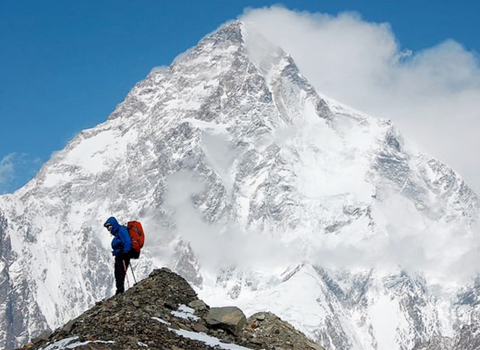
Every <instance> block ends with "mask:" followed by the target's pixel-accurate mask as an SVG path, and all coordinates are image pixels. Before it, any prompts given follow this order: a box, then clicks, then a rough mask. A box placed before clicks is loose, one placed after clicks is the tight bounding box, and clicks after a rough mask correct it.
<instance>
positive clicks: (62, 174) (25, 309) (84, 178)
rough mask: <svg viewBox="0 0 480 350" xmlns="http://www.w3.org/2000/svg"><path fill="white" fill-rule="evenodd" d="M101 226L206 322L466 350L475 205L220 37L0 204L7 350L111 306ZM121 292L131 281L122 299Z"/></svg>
mask: <svg viewBox="0 0 480 350" xmlns="http://www.w3.org/2000/svg"><path fill="white" fill-rule="evenodd" d="M111 215H114V216H116V217H117V218H118V219H119V220H120V221H121V222H125V223H126V222H127V221H129V220H139V221H141V222H142V224H143V226H144V228H145V230H146V234H147V239H146V245H145V247H144V250H143V252H142V256H141V258H140V259H139V260H138V261H134V262H133V267H134V269H135V274H136V276H137V278H142V277H145V276H147V275H148V274H149V272H150V271H151V270H152V267H162V266H167V267H170V268H171V269H172V270H174V271H176V272H178V273H180V274H181V275H182V276H184V277H185V278H186V279H187V280H188V281H189V282H190V283H191V284H192V285H193V286H194V287H195V289H196V290H197V292H198V293H199V296H200V297H201V298H202V299H204V300H205V301H206V302H207V303H208V304H210V305H212V306H224V305H233V304H234V305H237V306H239V307H240V308H241V309H243V310H244V311H245V312H246V313H247V314H253V313H255V312H258V311H266V310H268V311H272V312H274V313H276V314H277V315H279V316H280V317H281V318H282V319H284V320H286V321H288V322H290V323H291V324H292V325H294V326H295V327H297V328H298V329H299V330H301V331H302V332H304V333H305V334H307V335H308V336H310V337H311V338H312V339H313V340H315V341H317V342H318V343H320V344H321V345H322V346H324V347H325V348H326V349H329V350H413V349H416V350H427V349H442V348H445V349H452V350H453V349H462V350H474V349H478V344H479V342H480V332H479V331H478V330H479V327H480V326H479V324H480V322H479V320H480V307H479V304H480V302H479V300H480V279H479V278H478V277H477V276H478V267H476V266H475V263H476V261H477V260H478V259H477V258H476V256H477V255H478V251H479V247H480V245H479V237H478V232H479V231H478V223H479V220H478V219H479V203H478V197H477V195H476V194H475V193H474V192H473V191H472V190H471V189H470V187H469V186H468V185H467V184H466V183H465V182H464V181H463V179H462V178H461V176H460V175H459V174H457V173H456V172H455V171H454V170H452V169H451V168H449V167H448V166H447V165H445V164H443V163H441V162H439V161H438V160H436V159H435V158H434V157H431V156H429V155H426V154H424V153H422V152H421V150H418V149H416V148H415V146H414V145H413V144H412V143H411V142H409V141H408V140H405V139H404V138H403V137H402V135H401V133H400V131H399V130H398V129H397V128H396V127H395V125H394V124H393V123H392V122H391V121H389V120H384V119H379V118H375V117H372V116H368V115H366V114H364V113H362V112H360V111H357V110H355V109H353V108H351V107H348V106H345V105H343V104H341V103H339V102H337V101H334V100H332V99H330V98H328V97H326V96H323V95H321V94H320V93H319V92H317V91H315V89H314V88H313V86H312V85H311V84H310V83H309V82H308V80H307V79H306V78H305V77H304V76H303V75H302V74H301V72H300V71H299V69H298V67H297V66H296V64H295V62H294V61H293V59H292V58H291V57H290V56H289V55H288V54H287V53H286V52H284V51H283V50H282V49H281V48H279V47H277V46H276V45H274V44H273V43H271V42H269V41H268V40H267V39H265V38H264V37H263V36H262V35H261V33H260V32H259V31H258V30H256V29H255V27H253V26H252V25H251V24H248V23H243V22H239V21H235V22H231V23H227V24H225V25H224V26H222V27H220V28H219V29H218V30H217V31H215V32H213V33H211V34H209V35H207V36H206V37H205V38H203V39H202V40H201V41H200V42H199V44H198V45H197V46H196V47H194V48H192V49H191V50H189V51H187V52H186V53H184V54H182V55H180V56H178V57H177V58H176V59H175V61H174V62H173V63H172V64H171V65H170V66H169V67H165V68H162V69H154V70H152V72H151V73H150V74H149V75H148V76H147V77H146V79H145V80H143V81H141V82H139V83H138V84H137V85H136V86H135V87H134V88H133V89H132V90H131V91H130V92H129V94H128V95H127V96H126V98H125V100H124V101H123V102H122V103H121V104H119V105H118V106H117V107H116V109H115V110H114V111H113V113H112V114H111V115H110V116H109V117H108V119H107V120H106V121H105V122H104V123H102V124H100V125H98V126H96V127H94V128H91V129H87V130H84V131H82V132H81V133H80V134H79V135H77V136H76V137H75V138H74V139H73V140H72V141H71V142H70V143H69V144H68V145H67V146H66V147H65V148H64V149H63V150H61V151H58V152H56V153H55V154H54V155H52V157H51V159H50V160H49V161H48V162H46V163H45V164H44V165H43V166H42V168H41V169H40V171H39V173H38V174H37V175H36V177H35V178H34V179H32V180H31V181H30V182H29V183H27V184H26V185H25V186H24V187H22V188H21V189H19V190H18V191H16V192H15V193H13V194H8V195H2V196H0V239H1V240H0V271H1V272H0V289H1V290H2V293H1V294H0V298H1V303H0V325H1V326H0V329H1V331H0V346H2V347H5V348H7V349H11V348H14V347H18V346H21V345H22V344H24V343H26V342H27V341H28V340H29V339H30V338H32V337H35V336H36V335H38V334H39V333H40V332H41V331H43V330H45V329H54V328H55V327H58V326H59V325H61V324H63V323H64V322H66V321H68V320H69V319H70V318H73V317H75V316H76V315H79V314H80V313H81V312H83V311H84V310H86V309H87V308H88V307H89V306H91V305H93V304H94V303H95V302H96V301H98V300H101V299H103V298H105V297H108V296H110V295H112V294H113V287H114V283H113V259H112V257H111V253H110V235H109V234H108V232H106V231H105V230H104V229H103V227H102V224H103V222H104V221H105V219H106V218H107V217H109V216H111ZM129 283H130V282H129Z"/></svg>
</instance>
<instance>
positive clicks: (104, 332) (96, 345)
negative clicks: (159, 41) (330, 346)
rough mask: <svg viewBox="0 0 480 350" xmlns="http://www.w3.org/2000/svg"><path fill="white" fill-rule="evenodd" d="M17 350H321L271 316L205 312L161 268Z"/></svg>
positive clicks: (231, 310)
mask: <svg viewBox="0 0 480 350" xmlns="http://www.w3.org/2000/svg"><path fill="white" fill-rule="evenodd" d="M22 349H32V350H34V349H38V350H47V349H48V350H55V349H84V350H86V349H90V350H94V349H95V350H100V349H102V350H103V349H112V350H113V349H115V350H119V349H152V350H155V349H161V350H167V349H168V350H197V349H238V350H247V349H264V350H287V349H289V350H324V348H323V347H321V346H320V345H318V344H315V343H313V342H311V341H310V340H309V339H308V338H307V337H306V336H305V335H304V334H302V333H300V332H298V331H297V330H295V329H294V328H293V327H292V326H291V325H290V324H288V323H287V322H284V321H282V320H281V319H280V318H279V317H277V316H275V315H274V314H272V313H269V312H262V313H257V314H255V315H252V316H251V317H249V318H248V319H247V318H246V317H245V315H244V314H243V312H242V311H241V310H240V309H238V308H237V307H232V306H229V307H215V308H213V307H212V308H210V307H209V306H208V305H206V304H205V303H204V302H203V301H202V300H200V299H198V297H197V293H196V292H195V291H194V290H193V289H192V287H191V286H190V285H189V283H188V282H187V281H186V280H185V279H184V278H182V277H180V276H179V275H177V274H175V273H173V272H172V271H170V270H169V269H167V268H163V269H158V270H154V271H153V272H152V273H151V274H150V276H149V277H148V278H146V279H144V280H142V281H140V282H139V283H138V284H136V285H134V286H133V287H132V288H130V289H129V290H127V291H126V292H125V293H124V294H121V295H117V296H113V297H111V298H108V299H105V300H103V301H100V302H97V303H96V304H95V306H94V307H92V308H91V309H89V310H88V311H86V312H85V313H83V314H82V315H80V316H79V317H77V318H75V319H72V320H70V321H69V322H68V323H67V324H65V325H64V326H63V327H61V328H58V329H57V330H55V331H54V332H51V333H50V332H44V333H43V334H42V335H40V336H39V337H37V338H35V339H33V340H32V342H30V343H28V344H26V345H25V346H24V347H23V348H22Z"/></svg>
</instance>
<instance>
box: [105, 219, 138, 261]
mask: <svg viewBox="0 0 480 350" xmlns="http://www.w3.org/2000/svg"><path fill="white" fill-rule="evenodd" d="M105 224H110V225H112V231H111V232H110V233H111V234H112V235H113V239H112V249H113V252H112V253H113V255H115V256H117V255H118V254H120V253H128V252H129V251H130V249H132V240H131V238H130V234H129V233H128V230H127V228H126V227H125V226H122V225H120V224H119V223H118V221H117V219H115V218H114V217H113V216H112V217H110V218H108V220H107V221H105Z"/></svg>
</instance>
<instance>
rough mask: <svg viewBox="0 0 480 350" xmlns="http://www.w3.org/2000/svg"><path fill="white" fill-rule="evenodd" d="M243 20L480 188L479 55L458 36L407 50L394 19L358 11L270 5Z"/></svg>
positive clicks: (321, 86)
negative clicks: (370, 16)
mask: <svg viewBox="0 0 480 350" xmlns="http://www.w3.org/2000/svg"><path fill="white" fill-rule="evenodd" d="M241 19H242V20H243V21H245V22H249V23H252V24H253V25H255V26H256V27H257V28H258V29H259V30H260V31H261V32H262V33H263V34H264V35H265V36H266V37H267V38H268V39H270V40H271V41H273V42H274V43H276V44H278V45H279V46H281V47H282V48H283V49H284V50H285V51H287V52H288V53H289V54H290V55H291V56H292V57H293V59H294V60H295V61H296V63H297V64H298V66H299V68H300V70H301V72H302V74H304V76H305V77H306V78H307V79H308V80H309V81H310V82H311V83H312V84H313V85H314V86H315V87H316V89H317V91H318V92H319V93H321V94H324V95H326V96H329V97H331V98H334V99H336V100H338V101H340V102H342V103H345V104H348V105H350V106H352V107H354V108H356V109H359V110H362V111H364V112H366V113H369V114H371V115H373V116H377V117H382V118H387V119H391V120H393V121H394V123H395V124H396V125H397V126H398V127H399V128H400V130H401V132H402V133H403V134H404V136H405V137H406V138H407V139H410V140H411V141H413V142H415V143H416V144H417V145H418V146H419V147H420V148H421V149H423V150H424V151H425V152H426V153H428V154H430V155H432V156H434V157H435V158H437V159H439V160H441V161H443V162H445V163H446V164H447V165H449V166H451V167H452V168H453V169H455V170H456V171H458V172H459V173H460V174H461V175H462V176H463V177H464V179H465V180H466V181H467V183H469V184H470V185H471V186H472V187H473V189H474V190H475V191H476V192H477V193H480V176H479V174H480V157H478V155H477V152H478V150H480V137H479V135H480V62H479V59H478V55H476V54H475V53H473V52H469V51H467V50H466V49H465V48H464V47H462V45H461V44H459V43H457V42H455V41H452V40H445V42H443V43H441V44H439V45H437V46H435V47H430V48H425V49H424V50H422V51H420V52H413V53H412V52H410V51H409V50H402V48H401V46H400V43H399V42H398V40H397V39H396V37H395V34H394V32H393V30H392V28H391V26H390V25H389V24H386V23H382V24H378V23H371V22H367V21H365V20H363V19H362V18H361V16H360V15H359V14H356V13H342V14H339V15H338V16H330V15H326V14H318V13H317V14H312V13H307V12H294V11H290V10H287V9H284V8H281V7H270V8H263V9H255V10H249V11H247V12H246V13H245V14H244V15H243V16H242V18H241ZM419 35H420V33H419ZM406 44H407V45H408V43H406Z"/></svg>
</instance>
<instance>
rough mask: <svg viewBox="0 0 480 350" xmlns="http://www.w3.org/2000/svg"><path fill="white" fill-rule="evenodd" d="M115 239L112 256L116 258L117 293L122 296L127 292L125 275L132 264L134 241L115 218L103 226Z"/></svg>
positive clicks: (113, 240) (109, 219) (111, 218)
mask: <svg viewBox="0 0 480 350" xmlns="http://www.w3.org/2000/svg"><path fill="white" fill-rule="evenodd" d="M103 226H104V227H105V228H106V229H107V230H108V231H109V232H110V233H111V234H112V235H113V236H114V237H113V239H112V249H113V251H112V254H113V255H114V256H115V283H116V287H117V291H116V292H115V294H120V293H123V292H124V291H125V287H124V283H125V275H126V274H127V268H128V265H129V264H130V255H129V252H130V249H132V241H131V238H130V235H129V234H128V230H127V228H126V227H125V226H122V225H120V224H119V223H118V221H117V219H115V218H114V217H113V216H112V217H110V218H108V220H107V221H106V222H105V224H104V225H103Z"/></svg>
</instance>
